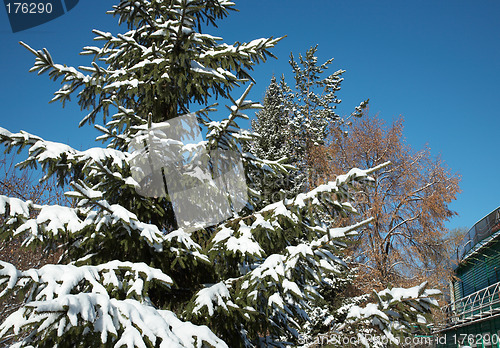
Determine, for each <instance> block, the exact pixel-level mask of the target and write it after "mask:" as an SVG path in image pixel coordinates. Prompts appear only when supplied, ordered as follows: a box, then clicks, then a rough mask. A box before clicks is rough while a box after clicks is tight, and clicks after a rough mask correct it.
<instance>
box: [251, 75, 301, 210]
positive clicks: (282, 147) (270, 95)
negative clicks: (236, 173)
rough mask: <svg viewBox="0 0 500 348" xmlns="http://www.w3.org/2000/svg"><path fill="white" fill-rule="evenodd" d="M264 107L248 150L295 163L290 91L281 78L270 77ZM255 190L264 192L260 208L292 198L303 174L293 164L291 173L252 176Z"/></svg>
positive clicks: (287, 162) (274, 159)
mask: <svg viewBox="0 0 500 348" xmlns="http://www.w3.org/2000/svg"><path fill="white" fill-rule="evenodd" d="M262 105H263V107H262V109H261V110H259V112H257V113H256V114H255V116H256V118H255V119H253V120H252V130H253V131H254V132H255V133H256V135H257V137H256V138H254V140H253V141H252V142H251V144H250V148H249V151H250V152H251V153H252V154H253V155H255V156H256V157H258V158H262V159H266V160H272V161H280V162H281V163H284V164H289V163H293V162H294V149H293V147H292V141H291V138H292V136H293V134H292V130H291V128H290V121H291V117H292V110H293V100H292V94H291V89H290V88H289V87H288V85H287V84H286V82H285V77H284V76H281V79H280V81H279V82H278V81H277V80H276V77H275V76H273V77H272V78H271V83H270V84H269V86H268V87H267V90H266V94H265V96H264V102H263V104H262ZM250 176H251V177H252V179H253V181H254V183H255V189H256V190H258V191H260V193H261V199H260V203H261V207H262V206H265V205H267V204H269V203H274V202H277V201H279V200H282V199H284V198H291V197H293V196H295V195H297V194H298V193H300V191H301V190H302V187H301V185H302V183H303V181H304V180H303V179H304V178H303V175H301V174H300V173H299V172H298V171H297V170H296V168H295V167H294V166H293V165H289V166H288V172H286V173H278V175H268V173H267V172H266V171H265V170H263V171H258V172H252V173H250Z"/></svg>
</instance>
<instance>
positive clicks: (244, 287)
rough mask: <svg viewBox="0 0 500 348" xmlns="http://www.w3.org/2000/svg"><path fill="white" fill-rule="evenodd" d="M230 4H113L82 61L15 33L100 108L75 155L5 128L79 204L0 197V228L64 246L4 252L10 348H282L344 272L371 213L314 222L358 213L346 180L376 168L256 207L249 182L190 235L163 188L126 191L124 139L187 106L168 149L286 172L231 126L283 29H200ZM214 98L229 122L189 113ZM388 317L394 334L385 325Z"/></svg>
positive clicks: (38, 65)
mask: <svg viewBox="0 0 500 348" xmlns="http://www.w3.org/2000/svg"><path fill="white" fill-rule="evenodd" d="M233 5H234V4H233V3H231V2H228V1H224V0H204V1H202V0H199V1H186V0H171V1H156V0H151V1H147V0H137V1H125V0H123V1H121V2H120V3H119V4H118V5H117V6H115V7H114V9H113V10H112V11H111V13H112V14H114V15H117V16H119V20H120V23H124V24H126V25H127V26H128V28H129V31H128V32H126V33H124V34H117V35H113V34H110V33H104V32H101V31H97V30H96V31H94V32H95V34H96V35H97V37H96V40H98V41H103V45H102V47H85V48H84V52H83V53H84V54H90V55H93V56H94V57H93V58H94V59H93V61H92V64H91V65H92V66H91V67H80V68H78V69H75V68H72V67H67V66H66V65H61V64H56V63H54V62H53V60H52V58H51V56H50V54H49V53H48V51H47V50H45V49H44V50H42V51H36V50H33V49H31V48H29V46H28V45H26V44H24V45H25V46H26V47H27V48H28V49H29V50H30V51H31V52H32V53H33V54H35V56H36V61H35V66H34V67H33V68H32V71H38V73H44V72H48V73H49V76H50V77H51V78H52V79H54V80H56V79H58V78H61V79H62V83H63V87H62V88H61V89H60V90H58V91H57V92H56V93H55V97H54V100H61V101H62V102H63V103H64V102H65V101H67V100H69V98H70V96H71V95H73V94H76V97H77V99H78V103H79V104H80V105H81V107H82V109H85V110H88V111H89V113H88V114H87V115H86V116H85V117H84V118H83V120H82V122H81V124H82V125H83V124H86V123H90V124H93V123H95V122H96V116H97V115H98V114H99V113H102V115H103V124H101V125H99V124H95V126H96V128H97V129H99V130H101V131H102V132H103V135H102V136H100V137H99V138H98V140H103V141H104V142H105V143H106V144H107V147H105V148H99V147H96V148H92V149H89V150H85V151H78V150H75V149H73V148H71V147H69V146H67V145H65V144H59V143H54V142H50V141H46V140H44V139H41V138H40V137H37V136H35V135H31V134H29V133H26V132H23V131H21V132H19V133H12V132H10V131H8V130H6V129H3V128H0V140H1V142H2V143H4V144H5V145H6V146H7V149H8V150H9V151H10V150H13V149H23V148H25V149H27V150H28V154H29V155H28V158H27V159H26V160H25V161H24V162H22V163H21V166H37V165H41V166H42V169H43V170H44V171H45V173H46V178H47V179H48V178H50V177H52V176H56V177H57V178H58V179H59V181H60V183H68V184H69V185H70V186H71V187H72V191H71V192H67V195H68V196H69V197H71V198H72V199H73V200H74V203H75V204H74V207H61V206H49V205H37V204H34V203H33V202H30V201H28V202H23V201H21V200H19V199H16V198H9V197H5V196H0V214H2V215H3V217H4V224H3V225H2V226H0V229H1V231H0V232H1V235H2V237H3V238H5V239H9V238H12V237H13V236H16V235H19V236H25V237H26V239H25V244H35V245H37V244H40V245H42V246H44V247H46V248H48V249H51V248H60V249H61V250H62V251H63V252H62V256H61V261H60V264H58V265H46V266H44V267H42V268H40V269H31V270H27V271H19V270H17V269H15V267H13V266H12V265H10V264H7V263H5V262H2V263H0V285H1V288H0V289H1V293H0V295H2V296H7V295H8V294H12V293H18V294H19V295H20V296H22V297H23V299H24V305H23V306H22V307H21V308H20V309H19V310H18V311H16V312H14V313H13V314H12V315H11V316H9V317H8V318H7V319H6V320H5V322H4V323H3V324H2V325H1V326H0V335H3V336H6V335H11V334H13V335H15V336H16V337H18V342H17V343H16V345H15V346H17V347H23V346H31V345H33V344H35V345H37V346H45V347H53V346H59V347H61V346H79V347H88V346H100V345H106V346H113V347H122V346H126V347H205V346H213V347H244V346H246V347H251V346H284V345H285V344H286V342H290V341H291V342H293V341H294V340H296V339H297V338H298V336H299V330H300V329H301V327H302V325H303V324H304V322H306V321H307V320H308V315H307V312H306V310H307V308H308V306H309V305H308V303H311V302H314V301H315V299H318V298H319V297H320V294H319V292H318V289H319V287H320V286H321V284H322V283H323V282H325V279H326V278H328V279H333V278H335V276H336V275H337V274H340V270H341V269H344V270H345V268H346V267H347V265H346V263H345V262H344V260H343V256H342V250H343V249H344V247H345V242H346V239H347V238H348V237H349V235H350V234H352V233H354V232H355V230H356V229H358V228H360V227H361V226H363V225H364V224H366V223H368V220H366V221H363V222H361V223H358V224H356V225H353V226H346V227H342V228H338V227H337V228H333V227H332V226H331V224H329V223H326V222H325V220H324V219H322V217H324V216H325V214H328V215H329V216H331V219H335V218H337V217H339V216H345V215H346V214H352V213H355V210H354V209H353V208H352V205H351V203H350V200H351V190H352V186H353V184H354V183H359V184H366V183H369V182H370V181H371V180H372V179H371V178H370V177H369V174H370V173H372V172H373V171H375V170H378V169H379V168H380V166H379V167H377V168H372V169H368V170H360V169H352V170H350V171H349V172H348V173H347V174H345V175H341V176H339V177H337V178H336V179H335V180H333V181H331V182H328V183H327V184H324V185H321V186H319V187H317V188H315V189H313V190H310V191H309V192H307V193H301V194H298V195H297V196H295V197H293V198H288V199H283V200H280V201H277V202H275V203H273V204H269V205H266V206H264V207H259V208H257V206H256V204H255V199H256V197H259V192H254V191H252V190H249V191H250V192H249V194H248V195H249V197H250V199H249V202H248V203H247V205H246V206H245V207H244V208H243V209H242V210H240V211H234V212H233V213H232V216H231V217H229V218H227V219H225V220H224V221H222V222H220V223H215V224H213V225H210V226H205V227H200V228H198V229H196V230H186V229H183V228H179V227H178V223H177V220H176V215H175V211H174V208H175V207H174V206H173V203H172V201H171V199H170V197H169V195H168V194H167V195H157V196H155V195H153V196H144V195H141V194H139V193H138V191H137V189H138V187H141V185H142V184H143V183H142V182H138V181H137V180H136V179H135V178H134V176H133V171H132V167H133V165H132V162H133V160H132V159H133V157H134V155H133V154H132V151H131V147H132V145H131V144H133V141H134V139H135V138H136V137H137V136H138V134H139V135H140V134H142V133H141V132H144V131H145V130H146V131H147V130H150V129H155V127H159V126H160V125H161V126H164V125H165V122H166V121H169V120H171V119H173V118H176V117H179V116H183V115H186V114H190V115H193V114H194V115H196V117H197V120H198V122H199V123H200V124H201V125H202V126H204V129H206V130H207V134H206V136H205V139H204V140H201V141H199V143H198V144H183V143H182V142H179V141H178V140H176V141H173V139H167V142H168V141H171V142H175V144H176V146H179V151H181V152H182V153H183V154H185V156H184V157H183V160H184V161H187V162H190V161H192V160H194V159H193V158H194V157H193V156H192V152H191V151H192V150H193V149H194V148H201V147H203V148H205V149H206V150H207V151H208V152H207V153H211V152H210V151H212V150H220V151H229V150H230V151H232V152H234V153H236V154H238V155H239V156H240V157H241V159H242V162H243V165H244V167H245V169H246V171H247V172H251V171H252V170H264V169H265V170H266V171H267V172H268V175H276V174H277V173H285V172H286V170H287V167H286V166H284V165H283V164H282V163H281V162H280V161H275V160H263V159H260V158H258V157H256V156H254V155H252V154H250V153H245V152H244V151H243V150H242V149H243V148H246V147H247V146H248V143H249V141H251V140H252V138H253V135H252V134H251V133H250V132H247V131H244V130H241V129H240V128H239V127H238V124H237V121H238V119H240V118H246V115H245V114H244V112H245V110H249V109H253V108H256V107H259V106H258V105H257V104H256V103H253V102H251V101H249V100H247V99H246V98H247V96H248V93H249V91H250V87H248V88H247V89H246V90H245V92H244V93H243V95H242V97H241V98H239V99H237V100H234V99H232V98H231V97H230V95H229V92H230V91H231V89H232V88H233V87H234V86H236V85H238V84H241V83H244V82H246V81H247V80H248V79H249V78H250V75H249V72H248V70H249V69H251V67H252V65H253V64H255V63H256V62H258V61H259V60H264V59H266V57H267V56H269V52H268V49H270V48H272V47H273V46H274V45H275V44H276V43H277V41H278V40H279V39H258V40H254V41H252V42H250V43H243V44H242V43H236V44H233V45H228V44H224V43H222V39H220V38H216V37H213V36H211V35H208V34H202V33H201V28H200V25H201V23H207V24H208V27H209V28H210V25H211V24H215V20H217V19H219V18H223V17H225V16H226V15H227V13H228V11H229V10H230V9H231V8H232V7H233ZM210 95H214V96H222V97H227V98H228V99H230V100H231V102H232V105H230V106H229V107H228V110H229V115H228V116H227V117H222V119H221V120H219V121H214V120H212V119H211V118H210V117H209V115H211V112H214V111H215V109H214V107H213V106H206V105H203V106H206V107H205V108H203V109H201V110H198V111H196V112H194V113H191V112H190V110H189V107H190V105H197V104H204V103H205V102H206V100H207V99H208V97H209V96H210ZM111 111H112V112H114V114H113V115H112V116H111V117H110V116H109V113H110V112H111ZM219 119H220V116H219ZM211 160H212V158H211ZM212 163H213V162H212ZM188 164H189V163H188ZM384 165H385V164H384ZM214 175H215V174H214ZM247 179H248V180H249V181H251V179H252V178H251V177H248V178H247ZM249 184H250V186H252V185H251V182H250V183H249ZM166 186H168V185H166ZM164 188H165V189H167V188H166V187H164ZM230 203H231V206H233V207H234V206H235V204H234V202H233V201H230ZM417 295H418V297H422V296H427V295H428V294H427V293H420V292H418V294H417ZM380 296H381V297H380V298H381V299H382V300H383V301H386V300H385V298H384V297H383V295H380ZM393 297H397V296H396V295H395V294H393ZM416 301H417V303H418V301H420V300H419V299H416ZM389 302H390V301H389ZM400 302H401V303H403V307H404V308H406V307H405V306H404V305H405V303H404V301H400ZM384 303H385V302H384ZM388 306H389V307H388V308H391V310H393V308H392V307H391V306H390V303H389V305H388ZM353 308H354V307H353ZM353 308H351V309H349V310H350V311H352V313H354V312H355V310H354V309H353ZM381 308H382V307H381ZM384 308H385V307H384ZM384 308H382V309H380V310H381V311H383V310H385V309H384ZM404 308H403V309H404ZM415 308H416V307H415ZM403 309H401V308H399V307H398V308H397V310H398V311H400V310H403ZM417 309H418V310H421V311H422V313H424V314H425V313H426V312H427V310H428V308H427V307H425V306H420V307H419V308H417ZM350 313H351V312H350ZM360 313H361V312H360ZM362 313H365V312H362ZM370 314H372V313H366V315H365V314H363V315H362V316H361V319H362V320H365V321H366V320H368V319H369V318H370ZM377 314H379V313H378V312H373V315H374V316H376V315H377ZM401 318H404V320H406V317H403V316H402V317H401ZM401 320H403V319H401ZM401 320H400V321H401ZM384 323H385V322H384ZM385 325H386V326H387V327H390V328H391V330H392V329H394V330H397V329H398V327H393V326H390V325H392V324H391V322H387V323H386V324H385ZM385 332H388V333H391V332H392V331H390V330H385Z"/></svg>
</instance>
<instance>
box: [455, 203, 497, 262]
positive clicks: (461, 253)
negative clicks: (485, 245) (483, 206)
mask: <svg viewBox="0 0 500 348" xmlns="http://www.w3.org/2000/svg"><path fill="white" fill-rule="evenodd" d="M498 231H500V207H498V208H497V209H495V210H493V211H492V212H491V213H489V214H488V215H486V216H485V217H484V218H482V219H481V220H479V221H478V222H476V224H475V225H474V226H472V228H471V229H470V230H469V232H467V234H466V235H465V237H464V239H463V240H462V242H461V243H460V246H459V247H458V249H457V253H456V255H454V257H453V258H454V259H456V261H458V262H460V261H462V260H463V259H464V258H465V257H466V256H467V254H468V253H469V251H471V250H472V249H475V247H477V246H478V243H480V242H481V241H483V240H484V239H486V238H488V237H489V236H491V235H493V234H494V233H496V232H498ZM479 245H480V244H479Z"/></svg>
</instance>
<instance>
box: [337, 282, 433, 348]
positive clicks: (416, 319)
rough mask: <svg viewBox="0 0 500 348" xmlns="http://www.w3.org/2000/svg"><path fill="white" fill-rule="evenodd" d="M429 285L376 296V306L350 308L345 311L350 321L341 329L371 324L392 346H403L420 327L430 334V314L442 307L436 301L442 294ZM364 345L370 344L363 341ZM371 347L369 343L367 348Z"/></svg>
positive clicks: (381, 292) (394, 289)
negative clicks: (407, 336)
mask: <svg viewBox="0 0 500 348" xmlns="http://www.w3.org/2000/svg"><path fill="white" fill-rule="evenodd" d="M427 285H428V284H427V282H424V283H422V284H420V285H417V286H414V287H412V288H408V289H406V288H393V289H385V290H382V291H380V292H378V293H377V292H374V294H373V297H374V299H375V302H372V303H368V304H366V305H365V306H364V307H361V306H358V305H348V306H346V307H344V308H343V309H341V311H345V312H346V313H347V316H346V321H345V322H344V323H343V324H341V325H340V326H339V327H338V329H339V330H342V329H344V328H345V327H346V326H350V325H355V324H358V323H367V324H369V325H371V326H373V327H375V328H376V329H378V330H379V331H380V332H382V333H383V334H384V335H385V336H386V337H387V338H388V339H389V340H390V341H391V342H392V343H394V344H399V340H398V337H399V336H400V335H401V334H403V333H409V332H411V330H413V329H414V328H415V324H418V325H419V326H420V328H421V329H423V330H426V329H427V328H426V324H427V323H428V317H429V315H430V310H431V309H432V308H436V307H437V306H438V302H437V300H436V297H437V296H439V295H441V291H439V290H436V289H428V288H427ZM361 341H362V342H368V341H367V340H366V337H362V340H361ZM365 345H366V346H367V347H368V346H369V345H368V343H366V344H365Z"/></svg>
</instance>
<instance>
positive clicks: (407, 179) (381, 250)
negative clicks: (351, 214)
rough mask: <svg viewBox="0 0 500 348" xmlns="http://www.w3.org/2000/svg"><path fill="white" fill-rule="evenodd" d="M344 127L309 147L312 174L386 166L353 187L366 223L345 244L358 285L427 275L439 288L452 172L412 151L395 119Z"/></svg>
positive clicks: (445, 272) (455, 184)
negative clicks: (350, 243)
mask: <svg viewBox="0 0 500 348" xmlns="http://www.w3.org/2000/svg"><path fill="white" fill-rule="evenodd" d="M348 127H349V129H348V131H349V135H348V136H344V133H343V132H344V131H345V130H346V129H339V128H334V130H333V131H332V133H333V134H332V137H331V141H330V142H329V145H328V146H325V147H316V148H315V158H316V159H317V160H316V162H315V163H316V165H315V168H314V169H313V170H314V172H315V177H316V179H317V180H324V179H330V178H332V177H334V176H335V175H336V174H338V173H341V172H342V171H343V170H345V169H346V168H352V167H358V168H370V167H373V166H376V165H379V164H381V163H384V162H386V161H391V163H392V164H391V165H390V166H389V167H386V168H385V169H384V170H381V171H379V172H377V173H376V174H375V179H376V181H375V182H374V183H373V185H372V186H371V187H368V188H364V189H360V191H359V192H358V196H359V197H357V198H356V201H357V202H358V205H357V206H356V209H357V210H358V211H359V212H360V213H361V215H362V216H363V217H364V218H366V217H368V216H370V217H372V218H373V221H372V223H371V224H370V225H369V226H367V227H366V228H364V229H363V230H361V231H359V235H358V237H357V239H356V243H355V244H354V246H353V247H352V253H353V255H352V256H353V258H354V260H356V262H358V263H359V265H360V270H361V272H360V274H361V276H360V277H359V278H358V283H359V286H360V287H361V288H364V287H368V288H373V287H374V286H375V288H384V287H386V286H388V285H393V286H395V285H397V286H408V285H413V284H416V283H418V282H421V281H422V280H428V281H430V282H431V284H433V285H435V286H439V285H441V286H440V287H442V285H443V282H442V279H445V278H447V277H448V276H449V275H450V267H449V264H450V259H449V257H450V255H451V249H450V245H451V243H448V239H449V234H448V233H447V230H446V228H445V222H446V221H448V220H449V219H450V218H451V217H452V216H454V215H456V213H455V212H454V211H452V210H451V209H450V207H449V203H450V202H452V201H453V200H455V199H456V194H457V193H459V181H460V177H459V176H457V175H455V174H452V173H450V171H449V169H448V168H447V167H446V165H445V163H444V162H443V161H442V160H441V159H440V158H439V157H432V156H431V153H430V149H429V148H428V147H425V148H424V149H423V150H421V151H414V150H413V149H412V148H411V147H410V146H409V145H408V144H406V143H405V141H404V138H403V118H399V119H398V120H397V121H395V122H394V123H393V124H392V125H391V126H390V127H387V126H386V125H385V123H384V121H383V120H381V119H380V118H378V117H369V116H365V117H363V118H362V119H358V120H356V121H355V123H354V124H351V125H349V126H348Z"/></svg>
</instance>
